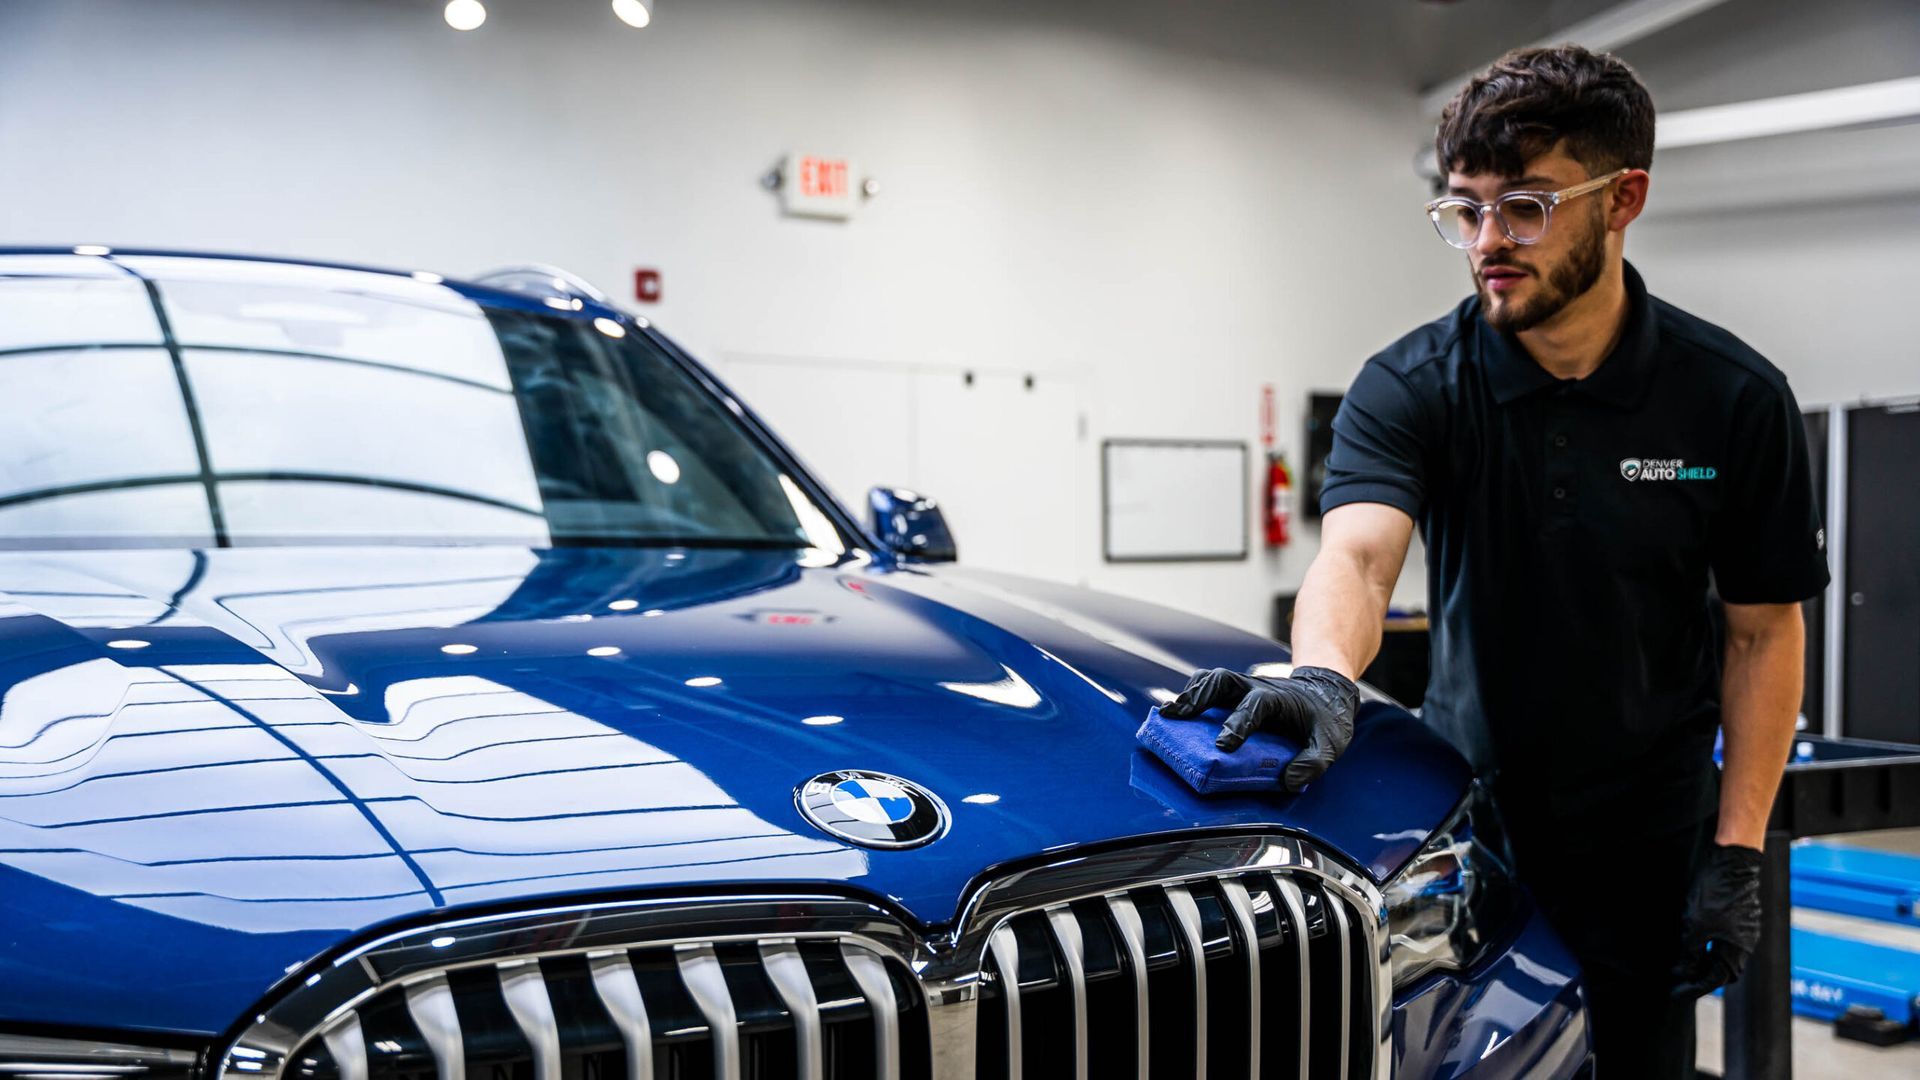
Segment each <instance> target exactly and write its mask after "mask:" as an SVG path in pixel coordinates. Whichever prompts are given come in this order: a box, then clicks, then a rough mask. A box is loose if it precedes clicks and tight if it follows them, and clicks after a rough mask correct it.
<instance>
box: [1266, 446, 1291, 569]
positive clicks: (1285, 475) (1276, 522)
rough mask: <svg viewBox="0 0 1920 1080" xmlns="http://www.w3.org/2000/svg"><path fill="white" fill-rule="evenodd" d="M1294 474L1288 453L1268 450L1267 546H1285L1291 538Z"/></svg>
mask: <svg viewBox="0 0 1920 1080" xmlns="http://www.w3.org/2000/svg"><path fill="white" fill-rule="evenodd" d="M1292 502H1293V474H1292V473H1290V472H1288V471H1287V459H1286V455H1284V454H1282V453H1280V451H1278V450H1269V451H1268V452H1267V515H1266V521H1267V546H1268V547H1270V548H1277V547H1284V546H1285V545H1286V543H1287V540H1288V539H1290V538H1289V536H1288V534H1287V530H1288V525H1289V522H1290V520H1291V518H1292V507H1291V504H1292Z"/></svg>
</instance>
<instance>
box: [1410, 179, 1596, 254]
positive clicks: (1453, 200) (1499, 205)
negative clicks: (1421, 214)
mask: <svg viewBox="0 0 1920 1080" xmlns="http://www.w3.org/2000/svg"><path fill="white" fill-rule="evenodd" d="M1631 171H1632V170H1631V169H1615V170H1613V171H1612V172H1610V173H1608V174H1607V175H1605V176H1596V177H1594V178H1593V179H1591V180H1587V181H1583V182H1581V183H1578V184H1575V185H1573V186H1572V187H1568V188H1561V189H1560V190H1559V191H1509V192H1507V193H1506V194H1504V195H1502V196H1500V197H1499V198H1497V199H1495V200H1493V201H1492V202H1475V201H1474V200H1472V199H1468V198H1465V197H1462V196H1459V195H1452V196H1448V197H1447V198H1444V199H1435V200H1433V201H1432V202H1430V203H1428V204H1427V217H1429V218H1431V219H1433V228H1434V231H1435V232H1437V233H1439V234H1440V239H1442V240H1445V241H1446V242H1447V243H1449V244H1452V245H1453V246H1454V247H1457V248H1470V247H1472V246H1473V245H1474V244H1476V243H1478V242H1479V240H1480V226H1481V223H1482V222H1484V221H1485V220H1486V216H1487V215H1488V214H1492V215H1493V220H1494V223H1495V224H1497V225H1499V226H1500V231H1501V232H1502V233H1504V234H1506V237H1507V239H1509V240H1511V241H1513V242H1514V243H1516V244H1537V243H1539V242H1540V238H1541V237H1543V236H1545V235H1547V222H1549V221H1551V220H1552V219H1553V210H1554V207H1556V206H1559V205H1560V204H1561V203H1563V202H1566V201H1567V200H1569V199H1577V198H1579V197H1580V196H1582V195H1586V194H1589V193H1591V192H1595V191H1599V190H1600V189H1601V188H1603V187H1606V186H1607V185H1608V184H1611V183H1613V182H1614V181H1615V180H1618V179H1619V178H1620V177H1622V176H1625V175H1626V174H1627V173H1628V172H1631Z"/></svg>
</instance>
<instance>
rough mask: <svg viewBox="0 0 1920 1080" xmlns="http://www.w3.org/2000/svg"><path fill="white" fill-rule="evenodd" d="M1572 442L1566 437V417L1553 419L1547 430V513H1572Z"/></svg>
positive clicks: (1561, 416)
mask: <svg viewBox="0 0 1920 1080" xmlns="http://www.w3.org/2000/svg"><path fill="white" fill-rule="evenodd" d="M1572 441H1573V440H1572V439H1571V438H1569V437H1568V435H1567V417H1566V416H1564V415H1560V416H1555V417H1553V419H1552V421H1551V422H1550V424H1549V426H1548V430H1547V497H1548V507H1547V512H1548V513H1550V514H1571V513H1572V512H1573V501H1574V500H1573V454H1572V452H1571V451H1570V450H1569V449H1568V446H1569V444H1570V443H1571V442H1572Z"/></svg>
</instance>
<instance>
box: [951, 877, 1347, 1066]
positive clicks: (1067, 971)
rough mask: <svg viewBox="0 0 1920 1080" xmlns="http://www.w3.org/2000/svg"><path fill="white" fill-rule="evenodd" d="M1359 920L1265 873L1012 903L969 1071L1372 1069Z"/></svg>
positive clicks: (991, 945)
mask: <svg viewBox="0 0 1920 1080" xmlns="http://www.w3.org/2000/svg"><path fill="white" fill-rule="evenodd" d="M1363 917H1365V914H1364V913H1363V912H1361V911H1360V910H1358V909H1357V908H1355V907H1353V906H1351V905H1350V903H1349V902H1348V901H1345V900H1342V899H1339V898H1337V897H1335V896H1334V895H1332V894H1331V893H1330V892H1329V891H1328V890H1326V889H1324V888H1323V887H1322V886H1320V885H1319V884H1318V883H1316V882H1314V881H1312V880H1295V879H1294V878H1292V877H1290V876H1284V875H1282V876H1276V875H1273V874H1268V873H1257V874H1240V875H1234V876H1228V877H1217V878H1211V879H1202V880H1198V881H1191V882H1186V883H1181V884H1172V885H1164V886H1152V887H1148V888H1142V889H1132V890H1127V891H1123V892H1115V893H1110V894H1107V895H1105V896H1100V897H1094V898H1091V899H1086V900H1078V901H1074V902H1071V903H1066V904H1058V905H1054V906H1051V907H1048V908H1046V909H1045V910H1042V911H1035V912H1029V913H1026V914H1022V915H1017V916H1015V917H1013V918H1012V919H1010V920H1008V921H1007V922H1006V923H1004V924H1002V925H1001V926H1000V928H999V929H997V930H995V931H994V932H993V934H992V936H991V937H990V938H989V941H988V963H987V965H986V973H985V978H984V979H983V980H982V981H983V988H982V994H981V1002H980V1014H979V1021H978V1031H979V1037H978V1043H977V1045H978V1052H977V1055H976V1066H975V1075H977V1076H978V1077H980V1078H981V1080H1034V1078H1040V1077H1049V1078H1050V1077H1080V1078H1084V1077H1140V1078H1143V1080H1144V1078H1147V1077H1163V1076H1164V1077H1195V1076H1197V1077H1203V1078H1206V1077H1253V1078H1260V1077H1289V1078H1292V1077H1302V1078H1304V1077H1314V1078H1323V1077H1324V1078H1333V1077H1349V1078H1361V1077H1367V1076H1371V1075H1372V1074H1373V1073H1372V1069H1373V1063H1374V1039H1375V1032H1374V1029H1373V1026H1372V1024H1371V1023H1369V1022H1368V1020H1367V1018H1368V1016H1369V1015H1370V1014H1371V1011H1372V1000H1373V996H1374V994H1375V993H1376V989H1375V985H1374V980H1373V978H1372V977H1371V967H1370V964H1369V961H1368V953H1367V949H1368V944H1367V941H1368V939H1367V936H1366V934H1365V933H1364V931H1363V930H1362V928H1361V926H1360V925H1359V924H1360V920H1361V919H1362V918H1363Z"/></svg>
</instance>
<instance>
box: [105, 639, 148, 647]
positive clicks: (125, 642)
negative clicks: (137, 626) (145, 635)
mask: <svg viewBox="0 0 1920 1080" xmlns="http://www.w3.org/2000/svg"><path fill="white" fill-rule="evenodd" d="M151 644H153V642H151V641H141V640H140V639H139V638H120V639H118V640H116V641H109V642H107V648H109V649H144V648H146V647H147V646H149V645H151Z"/></svg>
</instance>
